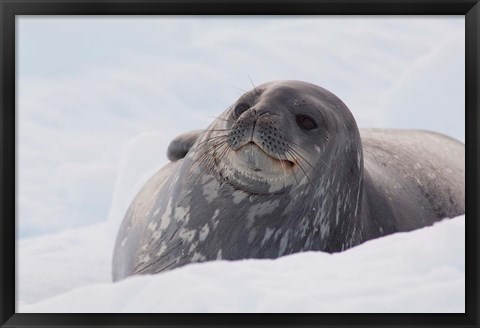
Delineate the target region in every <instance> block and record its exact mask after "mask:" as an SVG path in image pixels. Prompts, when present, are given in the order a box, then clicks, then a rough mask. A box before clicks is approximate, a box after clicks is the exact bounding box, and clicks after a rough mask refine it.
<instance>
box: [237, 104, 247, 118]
mask: <svg viewBox="0 0 480 328" xmlns="http://www.w3.org/2000/svg"><path fill="white" fill-rule="evenodd" d="M249 108H250V106H249V105H247V104H245V103H241V104H238V105H237V107H235V115H236V116H237V117H239V116H240V115H242V113H243V112H245V111H246V110H247V109H249Z"/></svg>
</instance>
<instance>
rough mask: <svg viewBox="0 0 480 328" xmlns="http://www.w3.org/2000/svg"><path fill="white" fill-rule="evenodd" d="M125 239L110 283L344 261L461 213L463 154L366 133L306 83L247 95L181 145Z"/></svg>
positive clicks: (432, 137) (429, 141) (455, 148)
mask: <svg viewBox="0 0 480 328" xmlns="http://www.w3.org/2000/svg"><path fill="white" fill-rule="evenodd" d="M167 154H168V158H169V159H170V160H171V162H169V163H168V164H167V165H166V166H165V167H163V168H162V169H160V170H159V171H158V172H157V173H156V174H155V175H153V177H152V178H150V180H149V181H148V182H147V183H146V184H145V185H144V187H143V188H142V189H141V190H140V192H139V193H138V195H137V196H136V197H135V199H134V200H133V202H132V204H131V205H130V207H129V209H128V210H127V213H126V214H125V217H124V220H123V222H122V224H121V227H120V229H119V232H118V235H117V240H116V244H115V249H114V254H113V270H112V275H113V280H114V281H117V280H120V279H124V278H126V277H128V276H131V275H137V274H153V273H159V272H162V271H165V270H169V269H173V268H177V267H180V266H183V265H186V264H188V263H194V262H203V261H212V260H220V259H223V260H238V259H247V258H277V257H279V256H282V255H286V254H292V253H296V252H302V251H310V250H313V251H324V252H339V251H342V250H345V249H348V248H351V247H353V246H356V245H359V244H361V243H363V242H365V241H367V240H370V239H373V238H378V237H380V236H384V235H388V234H391V233H394V232H399V231H410V230H413V229H417V228H421V227H424V226H428V225H431V224H433V223H434V222H435V221H438V220H440V219H442V218H446V217H455V216H458V215H461V214H463V213H464V212H465V192H464V186H465V160H464V158H465V147H464V145H463V144H462V143H460V142H458V141H456V140H454V139H451V138H449V137H447V136H443V135H441V134H438V133H434V132H427V131H417V130H392V129H385V130H383V129H365V130H361V131H360V130H359V129H358V127H357V124H356V122H355V119H354V117H353V115H352V113H351V112H350V110H349V109H348V108H347V106H346V105H345V104H344V103H343V102H342V101H341V100H340V99H339V98H338V97H336V96H335V95H334V94H333V93H331V92H329V91H327V90H325V89H323V88H321V87H319V86H316V85H313V84H310V83H306V82H300V81H274V82H269V83H266V84H263V85H260V86H258V87H255V88H254V89H253V90H251V91H249V92H247V93H245V94H244V95H242V96H241V97H240V98H239V99H238V100H237V101H236V102H235V103H234V104H233V105H231V106H230V107H229V108H227V110H225V111H224V112H223V114H221V115H220V116H219V117H218V118H217V119H215V120H214V121H213V122H212V123H211V125H210V126H209V127H208V128H207V129H206V130H204V131H195V132H190V133H186V134H183V135H181V136H179V137H177V138H176V139H175V140H173V141H172V142H171V144H170V146H169V148H168V152H167Z"/></svg>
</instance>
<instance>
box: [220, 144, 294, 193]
mask: <svg viewBox="0 0 480 328" xmlns="http://www.w3.org/2000/svg"><path fill="white" fill-rule="evenodd" d="M218 168H219V169H220V173H221V177H222V179H223V181H225V182H227V183H229V184H231V185H233V186H234V187H235V188H238V189H240V190H243V191H245V192H248V193H253V194H271V193H281V192H284V191H285V190H286V188H288V187H289V186H291V185H292V184H293V183H294V181H295V180H294V178H293V176H294V174H292V173H294V172H293V171H294V170H296V165H294V163H293V162H291V161H288V160H281V159H279V158H275V157H272V156H270V155H269V154H267V153H266V152H265V151H264V150H262V149H261V148H260V147H259V146H258V145H257V144H255V143H248V144H245V145H244V146H242V147H240V148H238V149H237V150H232V151H229V152H227V153H226V156H223V157H222V161H221V163H219V165H218Z"/></svg>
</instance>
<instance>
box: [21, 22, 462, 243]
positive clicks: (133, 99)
mask: <svg viewBox="0 0 480 328" xmlns="http://www.w3.org/2000/svg"><path fill="white" fill-rule="evenodd" d="M17 35H18V37H17V100H18V102H17V111H18V112H17V120H18V125H17V126H18V130H17V140H18V142H17V159H18V164H17V169H18V171H17V183H18V184H17V198H18V201H17V213H18V216H17V222H18V231H19V237H21V238H22V237H27V236H35V235H39V234H45V233H50V232H54V231H61V230H65V229H69V228H72V227H75V226H80V225H86V224H89V223H93V222H98V221H104V220H106V219H107V218H109V219H110V220H111V221H112V222H115V224H114V225H113V227H116V226H117V225H118V222H119V221H120V220H121V217H122V216H123V211H124V210H125V208H126V206H128V204H129V202H130V200H131V197H132V196H133V195H134V194H135V192H136V191H137V190H138V188H139V187H140V186H141V184H142V183H143V181H145V179H146V178H147V177H148V176H149V175H150V174H151V173H152V172H154V171H155V169H158V168H159V167H160V166H161V165H163V164H164V163H165V162H166V157H165V150H166V146H167V145H168V141H169V140H170V139H171V138H173V137H174V136H175V135H176V134H178V133H181V132H184V131H188V130H191V129H201V128H205V127H206V126H207V125H208V124H209V122H210V121H211V120H212V117H213V116H216V115H218V114H219V113H221V112H222V111H223V110H224V109H225V108H226V107H227V106H228V105H229V104H231V103H232V102H233V101H234V100H235V98H237V97H238V96H239V95H240V94H241V91H239V89H244V90H248V89H250V88H251V87H252V85H251V82H250V80H249V76H250V77H251V78H252V80H253V82H254V83H255V84H260V83H263V82H266V81H270V80H276V79H297V80H305V81H308V82H311V83H315V84H318V85H320V86H322V87H324V88H326V89H329V90H330V91H332V92H334V93H335V94H336V95H337V96H339V97H340V98H341V99H342V100H343V101H344V102H345V103H346V104H347V105H348V106H349V108H350V110H351V111H352V112H353V114H354V116H355V117H356V119H357V123H358V125H359V126H360V127H391V128H419V129H427V130H434V131H438V132H442V133H445V134H447V135H450V136H452V137H454V138H457V139H459V140H461V141H464V122H465V116H464V107H465V101H464V93H465V85H464V80H465V71H464V64H465V63H464V56H465V52H464V47H465V44H464V39H465V37H464V36H465V35H464V18H463V16H438V17H421V16H416V17H414V18H413V17H333V16H329V17H322V16H303V17H286V16H285V17H228V18H227V17H179V16H169V17H162V16H149V17H135V16H133V17H123V16H122V17H58V16H56V17H45V16H42V17H34V16H21V17H18V16H17ZM112 230H113V234H114V232H115V231H114V230H115V229H114V228H112Z"/></svg>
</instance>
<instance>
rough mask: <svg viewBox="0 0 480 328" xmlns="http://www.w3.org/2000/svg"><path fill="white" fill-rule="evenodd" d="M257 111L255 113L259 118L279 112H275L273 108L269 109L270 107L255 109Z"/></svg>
mask: <svg viewBox="0 0 480 328" xmlns="http://www.w3.org/2000/svg"><path fill="white" fill-rule="evenodd" d="M253 110H254V111H255V115H256V116H257V118H259V117H260V116H263V115H277V113H275V112H274V111H272V110H269V109H263V108H260V109H255V108H254V109H253Z"/></svg>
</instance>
